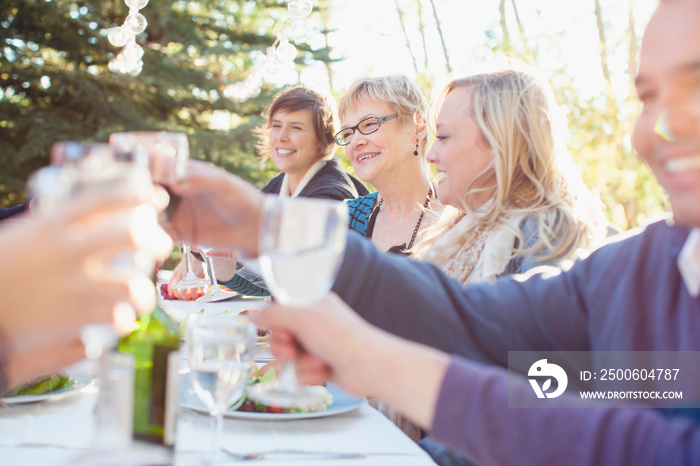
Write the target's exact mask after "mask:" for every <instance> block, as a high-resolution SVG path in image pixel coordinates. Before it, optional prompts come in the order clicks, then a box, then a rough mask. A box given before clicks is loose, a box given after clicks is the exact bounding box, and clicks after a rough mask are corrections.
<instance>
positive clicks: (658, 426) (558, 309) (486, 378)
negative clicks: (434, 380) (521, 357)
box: [334, 222, 700, 465]
mask: <svg viewBox="0 0 700 466" xmlns="http://www.w3.org/2000/svg"><path fill="white" fill-rule="evenodd" d="M687 235H688V230H687V229H685V228H680V227H673V226H669V225H667V224H666V223H665V222H659V223H655V224H653V225H650V226H648V227H647V228H646V229H645V230H644V231H643V232H642V233H641V234H635V235H631V236H629V237H628V238H626V239H624V240H622V241H617V242H614V243H611V244H609V245H607V246H604V247H602V248H600V249H599V250H597V251H595V252H593V253H592V254H591V255H590V256H589V258H588V259H586V260H584V261H580V262H578V263H576V264H575V265H574V266H573V267H572V268H571V269H570V270H569V271H568V272H562V273H558V274H557V273H553V274H551V275H545V274H539V275H534V276H532V277H531V278H530V279H528V280H526V281H523V280H521V279H520V280H513V279H501V280H499V281H498V282H496V283H494V284H490V283H482V284H476V285H469V286H467V287H462V286H461V285H460V283H459V282H458V281H456V280H452V279H449V278H447V277H446V276H445V275H444V274H443V273H442V272H440V271H439V270H438V269H437V268H436V267H434V266H432V265H430V264H426V263H420V262H418V261H406V260H403V259H401V258H397V257H393V255H390V254H381V253H379V252H378V251H377V250H376V249H375V248H374V246H373V245H372V243H371V242H369V241H364V240H362V239H361V238H360V237H359V236H358V235H351V237H350V238H349V240H348V246H347V248H346V251H345V259H344V262H343V265H342V268H341V271H340V274H339V277H338V279H337V281H336V284H335V286H334V290H335V291H336V292H337V293H338V294H339V295H340V297H341V298H342V299H343V300H344V301H345V302H347V303H348V304H349V305H350V306H351V307H352V308H353V309H355V310H357V312H358V313H359V314H361V315H362V316H363V317H364V318H365V319H367V320H368V321H369V322H371V323H373V324H375V325H378V326H379V327H381V328H384V329H386V330H388V331H390V332H393V333H395V334H397V335H399V336H402V337H404V338H408V339H410V340H414V341H418V342H421V343H424V344H427V345H429V346H432V347H436V348H438V349H441V350H443V351H445V352H447V353H449V354H453V355H455V356H453V360H452V363H451V365H450V367H449V369H448V371H447V374H446V376H445V378H444V380H443V381H442V388H441V392H440V395H439V399H438V402H437V405H436V411H435V418H434V421H433V426H432V437H433V438H434V439H435V440H437V441H440V442H442V443H444V444H446V445H448V446H450V447H452V448H454V449H457V450H459V451H461V452H463V453H465V454H467V455H468V456H469V457H471V458H473V459H474V460H475V461H476V463H477V464H514V465H515V464H517V465H529V464H568V465H622V464H634V465H640V464H674V465H676V464H678V465H686V464H687V465H690V464H700V426H699V425H698V423H697V421H696V420H697V419H698V418H699V417H700V416H698V411H700V410H699V409H690V406H692V405H693V403H694V402H695V405H696V406H697V401H698V399H700V397H698V391H699V388H700V384H698V383H697V379H698V375H700V369H698V367H700V364H697V365H696V366H695V370H692V369H691V370H683V369H682V370H681V376H679V380H678V381H676V382H675V383H674V384H673V385H671V384H669V383H668V382H667V381H661V380H658V379H657V380H652V381H648V380H647V381H646V383H645V385H644V389H645V390H646V389H652V390H676V391H682V392H683V399H682V400H680V401H681V402H683V403H684V406H680V407H678V408H676V409H675V410H674V409H664V410H662V409H637V408H620V407H617V408H616V407H613V406H612V405H611V404H609V403H604V404H603V403H602V402H597V403H595V404H594V402H592V401H588V400H582V399H581V397H580V395H579V393H578V392H574V393H565V394H564V395H562V396H560V397H559V398H556V399H544V400H542V401H543V402H547V403H549V402H551V403H552V404H551V407H549V406H550V405H547V406H546V407H540V408H537V409H517V408H512V407H511V408H509V407H508V404H509V402H510V401H509V400H511V399H512V398H511V396H514V397H515V399H525V398H526V397H529V398H534V399H535V400H537V398H536V397H535V396H534V392H533V389H532V387H531V386H530V385H529V384H528V381H527V380H525V378H524V377H510V378H509V377H508V373H507V372H506V371H505V370H503V367H506V366H507V365H508V357H509V352H511V354H513V352H521V351H553V352H559V353H560V352H563V351H579V352H596V353H586V354H595V355H598V354H600V352H604V351H614V352H622V351H648V352H652V354H653V355H661V354H662V352H664V351H669V352H673V353H666V354H667V355H670V356H669V357H670V358H676V359H677V360H678V361H679V364H678V365H680V364H682V362H680V359H682V358H684V357H687V355H689V354H690V355H695V356H693V357H696V358H698V357H699V356H697V354H698V353H690V352H697V351H700V298H698V297H692V296H690V294H689V293H688V290H687V289H686V287H685V285H684V283H683V280H682V278H681V275H680V273H679V271H678V267H677V264H676V261H677V257H678V254H679V252H680V250H681V247H682V246H683V244H684V242H685V240H686V238H687ZM357 277H362V280H358V279H357ZM387 290H391V291H392V292H390V293H388V292H387ZM616 354H619V353H616ZM655 357H656V356H655ZM659 357H660V356H659ZM474 360H476V361H481V362H486V363H488V364H487V365H483V364H479V363H475V362H474ZM532 362H534V361H532ZM597 362H598V363H599V362H600V361H597ZM593 364H594V370H597V371H598V375H601V373H602V369H603V368H605V367H601V365H600V364H599V365H598V366H596V365H595V364H596V359H595V357H593ZM494 366H500V367H494ZM650 366H652V364H650ZM618 367H619V368H622V369H625V367H621V366H618ZM669 367H677V365H670V364H669V363H668V361H666V363H665V366H664V367H661V365H659V367H658V368H659V369H660V368H669ZM650 368H651V367H650ZM655 368H656V367H655ZM568 377H569V379H570V380H571V381H572V382H573V381H574V379H576V378H578V373H577V372H570V371H569V372H568ZM681 379H682V380H681ZM607 383H608V382H604V381H602V380H600V377H599V378H598V379H597V380H595V381H594V382H593V386H594V389H601V390H605V389H608V388H606V384H607ZM630 384H631V385H627V388H628V389H629V387H633V386H634V385H635V383H634V382H630ZM519 397H520V398H519ZM417 402H419V401H417ZM669 414H670V415H673V416H674V417H670V416H667V415H669ZM693 418H695V421H694V420H693Z"/></svg>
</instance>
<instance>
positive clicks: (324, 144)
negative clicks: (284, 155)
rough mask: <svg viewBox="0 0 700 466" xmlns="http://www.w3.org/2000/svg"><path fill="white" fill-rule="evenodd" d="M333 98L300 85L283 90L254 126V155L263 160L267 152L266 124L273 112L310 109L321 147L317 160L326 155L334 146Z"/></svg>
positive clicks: (267, 125)
mask: <svg viewBox="0 0 700 466" xmlns="http://www.w3.org/2000/svg"><path fill="white" fill-rule="evenodd" d="M334 109H335V101H334V100H333V98H332V97H329V96H324V95H321V94H319V93H318V92H316V91H314V90H312V89H309V88H307V87H304V86H297V87H293V88H291V89H287V90H284V91H282V92H280V93H279V94H277V96H275V100H273V101H272V104H271V105H270V108H269V109H268V113H267V117H266V120H267V121H266V122H265V123H264V124H263V125H261V126H259V127H258V128H255V130H254V133H255V135H256V136H257V137H258V143H257V144H256V146H255V147H256V149H257V151H258V155H259V156H260V157H261V158H262V159H263V160H267V158H268V157H269V156H270V128H271V125H272V118H273V117H274V116H275V114H276V113H277V112H282V113H290V112H296V111H299V110H310V111H311V121H312V122H313V129H314V133H315V134H316V140H317V141H318V144H319V146H320V147H321V150H320V152H319V155H318V159H317V160H322V159H330V158H332V157H333V151H334V149H335V139H333V136H335V133H336V117H335V112H334Z"/></svg>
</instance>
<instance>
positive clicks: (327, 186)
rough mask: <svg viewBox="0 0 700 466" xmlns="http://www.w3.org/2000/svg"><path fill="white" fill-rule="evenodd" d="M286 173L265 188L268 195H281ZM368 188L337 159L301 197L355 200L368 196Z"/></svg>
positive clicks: (305, 188) (315, 179) (327, 164)
mask: <svg viewBox="0 0 700 466" xmlns="http://www.w3.org/2000/svg"><path fill="white" fill-rule="evenodd" d="M283 179H284V173H280V174H279V175H277V176H275V177H274V178H272V179H271V180H270V181H269V182H268V183H267V184H266V185H265V186H263V188H262V189H261V191H262V192H264V193H266V194H279V193H280V189H282V180H283ZM368 193H369V191H367V188H365V185H363V184H362V183H361V182H360V181H359V180H358V179H357V178H355V177H353V176H350V175H349V174H348V173H347V172H346V171H345V169H344V168H343V166H342V164H341V163H340V162H339V161H338V160H337V159H330V160H328V161H327V162H326V164H325V165H324V166H323V167H321V169H320V170H319V171H318V172H317V173H316V174H315V175H314V176H313V178H311V180H309V182H308V183H307V185H306V186H304V189H302V190H301V193H299V197H319V198H325V199H335V200H336V201H342V200H344V199H354V198H356V197H357V196H364V195H366V194H368Z"/></svg>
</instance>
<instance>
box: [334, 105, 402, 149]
mask: <svg viewBox="0 0 700 466" xmlns="http://www.w3.org/2000/svg"><path fill="white" fill-rule="evenodd" d="M397 116H399V114H398V113H394V114H393V115H387V116H383V117H375V116H371V117H367V118H365V119H364V120H362V121H360V122H359V123H358V124H356V125H355V126H351V127H349V128H343V129H341V130H340V131H338V132H337V133H335V142H337V143H338V145H339V146H347V145H348V144H350V141H352V137H353V135H354V134H355V130H357V131H359V132H360V133H362V134H372V133H374V132H375V131H377V130H378V129H379V128H381V127H382V123H383V122H385V121H389V120H393V119H394V118H396V117H397Z"/></svg>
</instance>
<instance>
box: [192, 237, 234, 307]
mask: <svg viewBox="0 0 700 466" xmlns="http://www.w3.org/2000/svg"><path fill="white" fill-rule="evenodd" d="M199 250H200V251H201V253H202V258H203V259H204V262H205V263H206V264H207V275H208V276H209V290H208V291H207V292H206V294H205V295H203V296H200V297H199V298H197V300H196V302H198V303H211V302H213V301H221V300H224V299H228V298H232V297H234V296H237V295H238V293H236V292H234V291H224V289H223V288H221V286H220V285H219V282H218V281H217V280H216V271H215V270H214V262H213V259H212V257H211V256H210V255H209V252H211V250H212V248H208V247H202V246H200V247H199Z"/></svg>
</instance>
